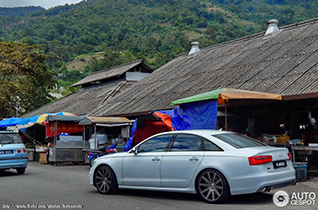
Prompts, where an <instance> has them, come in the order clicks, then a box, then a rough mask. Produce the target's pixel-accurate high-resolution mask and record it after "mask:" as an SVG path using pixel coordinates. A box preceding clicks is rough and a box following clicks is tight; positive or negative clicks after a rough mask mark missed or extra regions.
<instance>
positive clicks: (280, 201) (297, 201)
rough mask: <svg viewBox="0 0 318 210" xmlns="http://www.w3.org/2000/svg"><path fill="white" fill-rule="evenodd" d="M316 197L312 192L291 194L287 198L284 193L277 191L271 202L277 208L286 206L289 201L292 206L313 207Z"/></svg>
mask: <svg viewBox="0 0 318 210" xmlns="http://www.w3.org/2000/svg"><path fill="white" fill-rule="evenodd" d="M316 198H317V195H316V193H314V192H293V193H292V194H291V196H289V195H288V194H287V193H286V192H285V191H282V190H281V191H277V192H276V193H275V194H274V196H273V202H274V204H275V205H276V206H278V207H284V206H286V205H287V204H288V203H289V201H290V204H291V205H292V206H305V205H306V206H313V205H315V203H316Z"/></svg>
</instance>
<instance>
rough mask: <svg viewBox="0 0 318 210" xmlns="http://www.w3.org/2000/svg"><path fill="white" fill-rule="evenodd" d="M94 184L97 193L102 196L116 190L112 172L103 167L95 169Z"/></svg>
mask: <svg viewBox="0 0 318 210" xmlns="http://www.w3.org/2000/svg"><path fill="white" fill-rule="evenodd" d="M94 183H95V187H96V188H97V190H98V192H100V193H102V194H111V193H115V192H116V191H117V190H118V184H117V179H116V176H115V174H114V172H113V170H112V169H111V168H109V167H108V166H105V165H102V166H99V167H98V168H97V169H96V171H95V174H94Z"/></svg>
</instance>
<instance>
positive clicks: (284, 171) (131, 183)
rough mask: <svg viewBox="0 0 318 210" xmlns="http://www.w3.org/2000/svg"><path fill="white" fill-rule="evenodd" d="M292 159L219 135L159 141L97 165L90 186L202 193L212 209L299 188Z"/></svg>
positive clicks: (178, 134) (179, 135)
mask: <svg viewBox="0 0 318 210" xmlns="http://www.w3.org/2000/svg"><path fill="white" fill-rule="evenodd" d="M291 159H292V158H291V155H290V154H289V152H288V150H287V149H286V148H283V147H271V146H268V145H266V144H264V143H262V142H260V141H258V140H255V139H253V138H250V137H247V136H244V135H241V134H238V133H233V132H228V131H217V130H184V131H171V132H165V133H160V134H156V135H153V136H151V137H149V138H147V139H145V140H144V141H142V142H141V143H139V144H138V145H136V146H134V147H133V148H132V149H131V150H130V151H128V152H123V153H115V154H110V155H106V156H103V157H100V158H98V159H96V161H95V162H94V164H93V166H92V167H91V169H90V172H89V183H90V184H91V185H93V186H95V187H96V188H97V190H98V191H99V192H100V193H102V194H111V193H115V192H116V191H117V190H118V189H139V190H157V191H167V192H184V193H197V194H198V195H199V196H200V197H201V198H202V199H203V200H205V201H206V202H209V203H222V202H224V201H225V200H227V199H228V198H229V197H230V196H231V195H239V194H248V193H256V192H260V191H270V189H273V188H279V187H284V186H288V185H290V184H292V183H294V182H295V170H294V168H293V165H292V161H291Z"/></svg>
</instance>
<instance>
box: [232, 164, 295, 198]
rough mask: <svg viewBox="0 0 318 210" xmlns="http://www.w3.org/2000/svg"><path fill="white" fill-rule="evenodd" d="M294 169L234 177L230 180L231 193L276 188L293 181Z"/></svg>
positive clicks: (246, 192)
mask: <svg viewBox="0 0 318 210" xmlns="http://www.w3.org/2000/svg"><path fill="white" fill-rule="evenodd" d="M295 180H296V177H295V170H294V169H288V170H282V171H279V172H275V173H266V172H265V173H256V174H255V173H254V174H249V175H247V176H240V177H236V178H235V179H233V180H231V181H230V183H229V184H230V187H231V194H232V195H238V194H248V193H256V192H259V191H262V190H264V189H267V190H269V189H276V188H282V187H286V186H288V185H291V184H293V183H295Z"/></svg>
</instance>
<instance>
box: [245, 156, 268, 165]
mask: <svg viewBox="0 0 318 210" xmlns="http://www.w3.org/2000/svg"><path fill="white" fill-rule="evenodd" d="M248 161H249V163H250V165H251V166H252V165H261V164H264V163H268V162H271V161H272V156H271V155H260V156H253V157H249V158H248Z"/></svg>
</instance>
